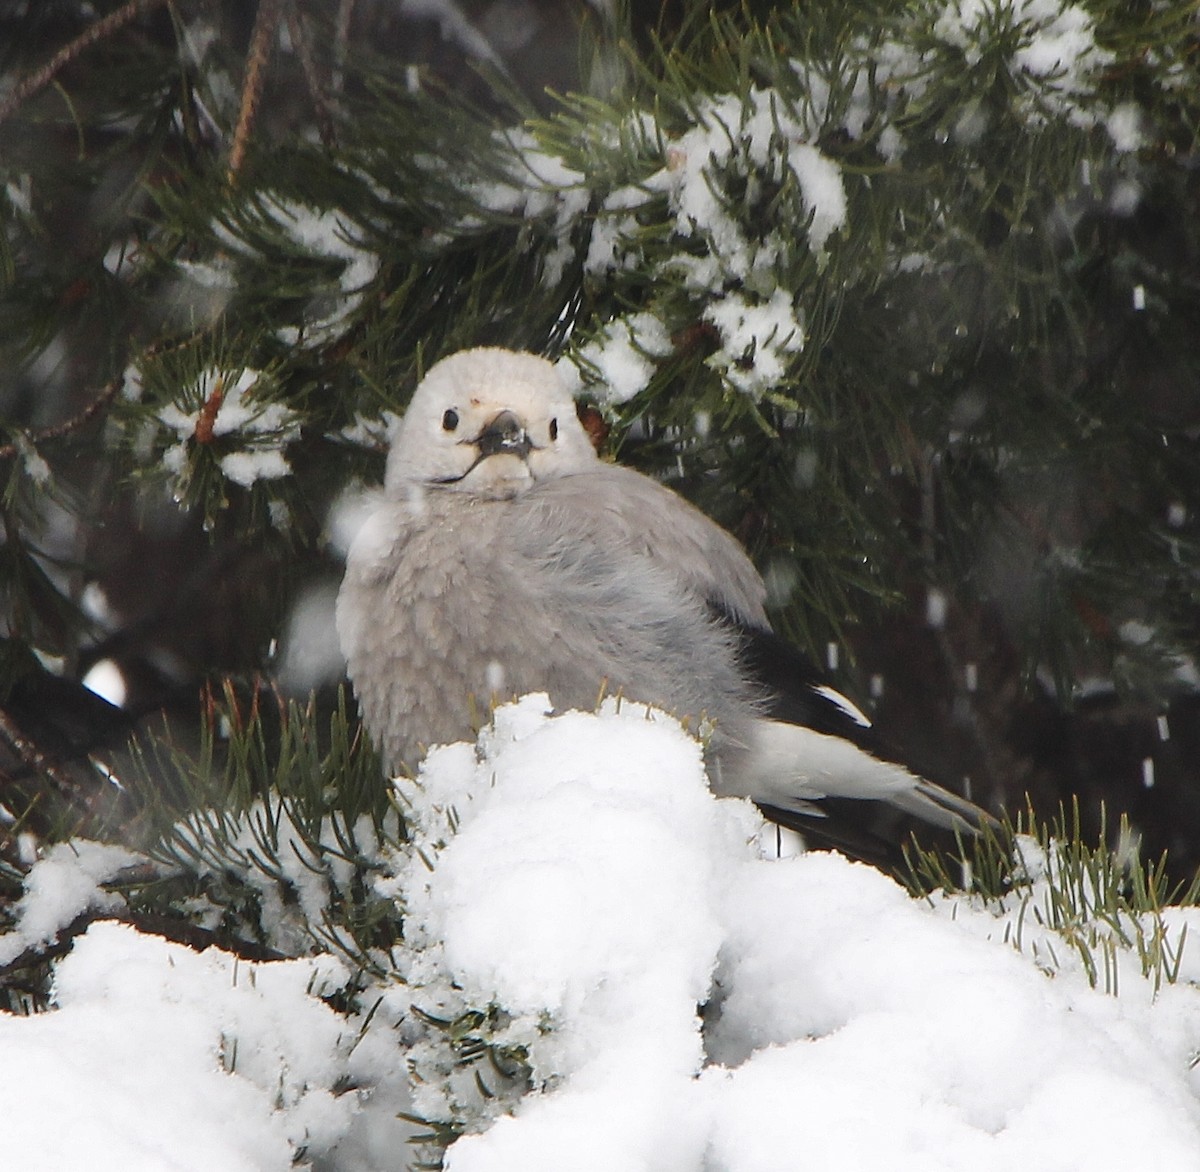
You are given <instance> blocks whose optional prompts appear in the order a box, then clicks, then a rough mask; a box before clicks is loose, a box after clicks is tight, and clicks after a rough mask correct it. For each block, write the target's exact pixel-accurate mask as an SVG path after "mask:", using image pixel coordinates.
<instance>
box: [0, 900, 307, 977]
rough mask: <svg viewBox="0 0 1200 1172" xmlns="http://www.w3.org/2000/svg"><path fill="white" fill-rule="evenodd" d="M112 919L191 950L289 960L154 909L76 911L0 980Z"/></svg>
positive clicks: (3, 968) (53, 955) (3, 970)
mask: <svg viewBox="0 0 1200 1172" xmlns="http://www.w3.org/2000/svg"><path fill="white" fill-rule="evenodd" d="M106 920H107V921H115V922H116V923H118V924H128V925H129V926H130V927H131V928H134V929H136V930H137V931H138V932H141V933H142V934H143V935H146V936H159V937H161V938H162V939H164V940H169V941H171V943H172V944H182V945H183V946H184V947H186V948H190V949H192V951H193V952H204V951H205V950H206V949H209V948H219V949H220V950H221V951H222V952H228V953H229V954H230V955H231V956H236V957H238V959H239V960H246V961H250V962H251V963H253V964H262V963H264V962H266V961H272V960H289V959H291V958H290V957H289V956H288V955H287V954H286V953H283V952H277V951H276V950H275V949H273V948H268V947H267V945H265V944H258V943H256V942H255V941H253V940H235V939H233V938H232V937H229V936H226V935H225V934H223V933H219V932H214V931H212V930H211V929H209V928H201V927H200V926H199V925H198V924H189V923H187V922H185V921H181V920H175V919H172V918H171V917H170V916H165V915H159V914H155V913H154V912H132V911H124V912H112V911H98V910H93V911H86V912H80V914H79V915H77V916H76V917H75V918H74V919H73V920H72V921H71V922H70V923H69V924H68V925H67V926H66V927H65V928H63V929H62V930H61V931H60V932H58V933H57V935H55V937H54V939H53V940H48V941H46V943H44V944H37V945H33V946H31V947H29V948H26V949H25V951H24V952H22V953H21V954H20V955H19V956H15V957H13V959H12V960H10V961H9V962H8V963H7V964H4V965H0V979H3V978H6V977H9V976H11V975H12V974H13V973H18V972H20V971H21V970H22V969H29V968H33V967H34V966H35V965H40V964H46V963H47V962H48V961H52V960H58V959H59V957H62V956H66V955H67V953H68V952H70V951H71V948H72V947H73V946H74V943H75V939H76V937H78V936H82V935H83V934H84V932H86V931H87V930H88V928H90V927H91V926H92V925H93V924H95V923H98V922H101V921H106Z"/></svg>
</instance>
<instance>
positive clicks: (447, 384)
mask: <svg viewBox="0 0 1200 1172" xmlns="http://www.w3.org/2000/svg"><path fill="white" fill-rule="evenodd" d="M597 459H598V457H597V455H596V452H595V449H594V448H593V447H592V443H591V440H590V439H589V438H588V435H587V432H585V431H584V430H583V426H582V424H580V422H579V419H578V417H577V416H576V414H575V403H574V401H573V400H572V399H571V396H570V395H569V394H567V392H566V391H565V390H564V389H563V386H562V383H561V381H560V380H559V377H558V374H557V372H556V371H555V369H554V367H553V366H552V365H551V364H550V363H549V362H547V361H546V360H545V359H543V358H538V357H537V356H536V355H533V354H518V353H515V352H513V351H511V350H500V349H493V348H486V349H479V350H463V351H461V352H459V353H458V354H452V355H451V356H450V357H449V358H444V359H442V361H441V362H438V363H436V364H435V365H434V366H432V367H430V369H429V371H428V373H427V374H426V375H425V377H424V379H422V380H421V384H420V386H418V387H417V389H416V392H415V393H414V394H413V398H412V402H411V403H410V404H409V407H408V410H407V411H406V412H405V415H404V419H403V421H402V422H401V424H400V429H399V431H398V432H397V433H396V438H395V441H394V442H393V444H392V450H391V454H390V455H389V456H388V468H387V480H386V486H387V488H388V490H389V492H390V493H391V494H392V495H397V494H399V493H402V492H403V491H404V490H405V488H406V487H407V486H410V485H414V484H421V485H440V486H442V487H445V488H448V489H452V490H456V491H459V492H468V493H473V494H475V495H476V496H485V497H493V498H494V497H509V496H516V495H517V494H518V493H521V492H523V491H525V489H527V488H528V487H530V485H532V484H534V483H535V482H536V481H538V480H544V479H549V478H551V477H555V476H569V475H571V474H572V473H574V472H580V471H584V470H585V469H587V468H588V467H589V466H590V465H591V464H594V463H595V462H596V460H597Z"/></svg>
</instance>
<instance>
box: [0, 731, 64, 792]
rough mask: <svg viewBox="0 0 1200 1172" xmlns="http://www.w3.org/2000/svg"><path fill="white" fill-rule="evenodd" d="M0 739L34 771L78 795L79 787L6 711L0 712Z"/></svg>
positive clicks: (61, 788) (61, 789) (60, 787)
mask: <svg viewBox="0 0 1200 1172" xmlns="http://www.w3.org/2000/svg"><path fill="white" fill-rule="evenodd" d="M0 740H4V741H6V742H7V743H8V745H9V747H10V748H11V749H12V750H13V752H14V753H16V755H17V756H18V757H19V758H20V759H21V761H22V762H23V763H24V764H25V765H26V766H27V767H28V768H29V769H31V770H32V771H33V772H34V773H40V774H42V775H43V776H44V777H46V778H48V779H49V780H50V781H51V782H52V783H53V784H54V786H55V787H56V788H57V789H59V790H60V791H61V792H62V793H64V794H67V795H69V796H70V797H72V798H76V797H78V790H79V787H78V786H77V785H76V784H75V783H74V782H73V781H72V780H71V778H69V777H68V776H67V775H66V774H64V773H63V772H62V770H60V769H59V768H58V766H57V765H56V764H55V763H54V762H53V761H51V760H50V758H49V757H47V756H46V754H45V753H43V752H42V751H41V749H39V748H38V747H37V745H35V744H34V743H33V741H31V740H30V739H29V738H28V737H27V736H26V735H25V734H24V733H23V732H22V731H21V730H20V729H19V728H18V727H17V725H16V722H15V721H13V720H12V718H11V717H10V716H9V715H8V713H7V712H0Z"/></svg>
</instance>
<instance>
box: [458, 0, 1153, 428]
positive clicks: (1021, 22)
mask: <svg viewBox="0 0 1200 1172" xmlns="http://www.w3.org/2000/svg"><path fill="white" fill-rule="evenodd" d="M848 27H850V26H848ZM1095 32H1096V29H1095V21H1094V19H1093V18H1092V16H1091V15H1090V14H1089V13H1088V12H1087V11H1086V10H1085V9H1084V8H1082V7H1080V6H1079V5H1073V4H1061V3H1059V2H1058V0H1016V2H1012V3H1004V2H998V3H991V2H984V0H970V2H968V0H963V2H961V3H960V2H957V0H955V2H953V3H950V4H945V5H941V6H936V7H928V8H927V7H924V6H919V5H918V6H915V7H911V8H909V9H908V10H906V11H905V12H901V13H893V14H891V15H890V16H888V17H886V18H882V17H881V19H880V21H879V23H878V25H877V27H876V28H874V29H872V30H871V31H870V32H861V33H858V32H854V31H853V29H852V27H851V31H849V32H847V33H846V34H845V35H843V36H842V37H841V38H840V39H839V44H838V46H837V50H836V54H835V55H831V56H828V57H827V56H824V55H823V50H822V48H821V47H819V46H820V43H819V42H817V41H816V40H815V39H814V42H813V50H812V55H811V56H805V57H795V58H790V59H783V60H779V59H776V60H773V61H770V64H769V65H764V66H763V68H764V69H765V70H767V71H768V72H769V74H770V82H771V84H769V85H764V84H750V85H742V86H741V87H740V88H739V89H737V90H736V91H734V92H716V93H705V92H702V91H699V92H697V93H695V94H693V95H691V96H690V98H689V100H688V101H687V102H686V103H682V104H680V105H679V106H678V107H676V108H672V107H670V106H658V107H656V108H655V109H654V110H653V111H650V110H648V109H644V108H641V107H638V106H633V107H631V108H630V109H628V110H626V111H625V112H623V113H622V114H621V115H620V116H619V117H618V118H617V119H616V121H614V122H610V123H607V124H605V123H601V124H600V125H588V126H587V127H586V129H585V128H584V127H582V126H581V127H580V129H581V130H583V133H584V135H585V138H584V141H583V142H582V144H581V143H580V142H579V141H570V140H566V141H562V142H558V141H557V140H554V141H550V142H546V141H540V140H539V139H538V138H535V137H534V136H533V135H531V134H530V133H529V132H528V131H526V130H524V129H522V130H517V131H512V132H507V133H504V134H499V135H497V137H496V141H497V142H498V143H500V144H502V146H503V147H504V148H505V153H506V154H507V160H508V161H507V162H505V161H503V160H501V162H500V163H499V164H494V165H499V166H500V167H501V168H502V169H503V170H504V173H505V178H503V179H499V180H498V179H496V178H495V177H493V176H485V177H479V178H470V179H468V180H467V184H466V188H465V190H467V191H468V192H469V193H470V194H471V196H472V198H473V199H474V200H475V201H476V202H477V203H478V204H479V205H480V206H481V207H483V208H486V209H487V210H488V211H489V212H504V213H507V214H511V215H515V216H519V217H522V218H524V219H526V220H527V221H530V222H535V223H536V222H539V221H540V222H542V223H543V224H544V231H545V233H546V245H545V259H544V261H543V278H544V280H545V281H547V282H548V283H549V284H551V285H556V284H557V283H558V282H560V281H561V280H562V279H563V276H564V272H565V271H566V266H567V264H568V262H569V261H570V259H571V258H572V256H573V255H574V253H575V252H576V251H577V250H578V251H580V252H581V254H582V274H581V275H582V279H583V282H584V286H585V288H588V287H591V288H594V289H596V290H597V291H600V290H606V291H607V290H611V289H613V288H616V289H621V290H623V291H625V292H626V297H625V303H626V307H623V308H621V309H620V310H618V311H617V312H615V313H613V314H612V315H611V316H609V317H608V318H607V319H605V320H601V321H598V322H595V323H591V324H590V325H589V327H588V328H587V329H586V330H585V331H583V336H581V337H580V338H578V339H577V344H576V348H575V351H574V355H573V359H574V362H575V364H576V365H577V366H578V368H579V372H580V373H579V375H578V376H577V377H579V378H580V379H581V380H582V381H583V382H585V383H587V384H588V385H589V387H590V388H591V390H592V392H593V393H594V394H595V395H596V396H598V397H599V398H600V399H601V400H602V401H603V402H605V403H607V404H609V405H611V406H617V405H619V404H621V403H624V402H627V401H628V400H629V399H631V398H633V397H634V396H635V395H637V394H639V393H640V392H642V391H644V390H645V389H646V388H647V387H648V386H649V385H650V383H651V381H652V379H653V377H654V374H655V372H656V369H657V367H658V366H659V365H660V364H661V363H662V361H663V360H664V359H665V358H667V357H669V356H670V355H671V354H672V353H673V352H674V350H675V348H676V346H677V344H678V339H679V337H680V335H681V334H683V333H685V332H686V331H687V330H688V329H691V328H694V327H695V326H696V325H697V323H704V324H705V325H706V326H707V327H709V328H711V330H712V331H713V335H714V336H715V338H716V345H715V346H714V347H713V352H712V353H711V354H710V355H709V357H708V359H707V362H708V365H709V366H710V367H711V368H712V369H713V370H714V371H715V372H717V373H718V374H719V376H720V378H721V380H722V381H723V383H724V385H725V386H726V387H728V388H729V389H730V390H732V391H735V392H738V393H740V394H744V395H746V396H748V397H749V398H750V399H751V400H754V401H757V400H760V399H761V398H762V397H763V396H764V395H768V394H774V395H776V396H783V395H787V394H788V389H789V387H790V385H792V384H793V383H794V382H795V380H796V378H797V372H798V370H799V369H800V365H799V364H800V359H801V356H802V354H803V352H804V351H805V349H806V346H808V345H809V344H810V343H811V342H812V341H813V339H812V338H810V329H809V325H810V320H811V318H812V314H813V312H814V311H815V310H816V309H817V308H818V307H819V306H820V305H821V302H822V300H823V299H824V298H825V297H826V296H828V294H826V293H825V292H824V291H823V290H822V284H823V282H831V283H838V282H840V283H841V284H842V286H843V289H844V287H845V284H846V283H847V282H859V281H864V282H874V281H876V280H877V279H878V277H879V275H880V271H879V269H878V268H877V267H876V268H873V269H871V270H870V271H862V270H859V269H857V268H856V267H855V266H854V264H853V262H852V261H848V260H847V259H842V260H840V261H839V258H838V256H837V253H838V252H839V250H841V251H843V252H845V253H846V254H847V257H852V256H854V255H855V254H856V253H857V252H858V250H859V249H860V248H861V247H862V245H863V242H862V241H851V240H849V239H848V237H847V232H848V219H849V215H850V203H851V201H852V200H853V198H854V197H855V195H856V194H858V195H860V196H863V197H866V198H872V199H874V200H876V201H877V202H879V204H880V207H879V208H878V210H877V212H876V215H877V216H879V217H893V218H894V222H893V223H892V224H890V225H889V224H883V225H881V227H882V230H883V232H884V234H885V235H887V236H890V237H893V238H894V241H895V244H894V247H895V256H894V258H893V263H895V264H896V265H897V266H898V267H899V268H901V269H903V268H906V267H907V268H910V269H911V268H912V267H913V265H914V264H919V265H920V266H922V267H924V266H928V265H930V264H931V263H934V262H933V261H932V260H931V258H930V257H929V256H928V255H925V254H923V253H922V251H921V249H922V248H923V246H924V244H925V241H924V240H923V239H921V238H922V237H923V236H924V234H925V231H926V229H927V228H928V227H929V226H931V225H935V224H936V223H937V222H938V221H940V220H941V219H942V218H943V216H944V207H945V202H946V201H948V200H952V199H954V198H955V193H954V191H953V190H952V189H951V188H950V187H949V186H945V187H942V188H939V187H937V186H930V187H927V188H926V189H925V192H924V194H923V195H921V196H920V197H918V198H917V199H916V200H915V201H912V200H910V201H909V202H908V205H907V206H905V204H904V203H899V204H896V205H895V206H889V199H888V198H887V197H886V196H884V198H883V199H882V200H881V199H880V196H881V195H882V194H883V193H884V192H886V191H887V189H888V183H889V168H890V169H892V170H894V171H895V173H896V174H902V173H903V165H902V161H903V160H904V159H905V157H906V156H907V155H908V154H910V153H915V154H917V155H920V156H922V157H928V156H929V152H930V151H932V152H933V155H935V156H936V155H940V154H944V146H945V144H946V142H947V139H948V137H950V135H951V134H952V135H953V139H954V142H955V144H956V145H958V146H959V147H964V148H967V149H968V150H969V149H971V148H973V147H975V146H977V145H982V141H983V139H984V136H985V134H986V133H987V132H988V131H991V130H994V129H995V128H996V125H997V124H998V123H1003V122H1005V121H1008V122H1011V123H1012V124H1013V126H1014V127H1016V128H1018V129H1017V131H1016V132H1017V133H1021V134H1026V135H1028V136H1030V137H1031V139H1032V138H1036V136H1037V134H1038V133H1039V132H1040V131H1041V130H1042V129H1044V128H1045V126H1046V124H1047V122H1048V121H1049V120H1053V119H1057V120H1060V121H1061V122H1062V123H1063V124H1064V125H1066V126H1067V127H1069V128H1071V129H1072V130H1074V131H1085V130H1087V129H1089V128H1091V127H1093V126H1095V125H1097V124H1098V123H1102V124H1104V125H1106V126H1107V128H1108V129H1109V132H1110V136H1111V141H1112V143H1113V144H1114V145H1115V146H1116V147H1117V148H1118V150H1120V151H1129V150H1132V149H1134V148H1135V147H1136V145H1137V143H1138V142H1140V141H1141V139H1140V134H1139V131H1138V129H1137V128H1138V118H1137V107H1136V106H1135V105H1134V104H1132V103H1130V102H1119V103H1115V104H1111V105H1110V104H1109V103H1108V102H1107V100H1106V99H1105V98H1103V97H1102V96H1101V95H1100V94H1099V91H1098V86H1097V81H1098V78H1099V77H1100V74H1101V71H1102V70H1103V69H1104V68H1105V67H1106V66H1107V65H1108V64H1110V63H1111V61H1112V59H1113V55H1112V53H1111V52H1109V51H1108V50H1105V49H1103V48H1101V47H1100V46H1099V45H1098V44H1097V41H1096V36H1095ZM828 51H829V46H827V45H826V46H824V52H828ZM768 53H769V50H767V49H765V48H764V54H763V55H764V57H767V54H768ZM767 59H768V60H770V58H769V57H768V58H767ZM730 69H736V64H735V63H734V64H731V65H730ZM947 69H949V70H951V71H954V72H955V73H960V74H962V77H963V87H964V93H963V94H962V95H961V104H960V107H959V110H958V113H957V115H956V117H955V119H954V121H953V124H952V127H951V129H950V130H949V131H948V130H947V127H946V124H945V119H944V117H942V116H939V115H936V114H935V115H934V116H930V114H931V107H932V106H933V103H932V102H931V100H930V94H929V89H930V85H931V79H932V77H933V76H934V75H935V73H936V72H937V71H940V70H947ZM998 78H1004V79H1005V81H1004V92H1005V93H1006V94H1007V104H1006V105H1005V106H1004V107H998V106H997V104H996V93H997V87H996V81H997V79H998ZM738 79H739V81H741V80H742V75H741V74H740V73H739V74H738ZM697 80H699V79H697ZM705 80H707V79H705ZM593 115H594V110H593V109H592V108H591V107H587V108H585V110H584V112H583V115H582V116H581V122H582V121H583V119H590V118H591V117H592V116H593ZM831 144H835V145H836V150H834V149H831ZM581 147H582V149H581ZM614 176H616V177H622V178H623V181H614ZM868 193H870V194H868ZM469 221H470V217H468V218H467V220H465V221H464V224H468V223H469ZM461 226H462V225H460V227H461ZM860 230H861V229H860ZM936 235H937V233H936V232H934V233H933V237H934V238H936ZM918 241H920V243H918ZM917 258H920V259H919V261H918V259H917ZM832 262H838V263H834V267H833V270H832V271H830V272H827V271H826V270H827V269H828V268H829V266H830V264H831V263H832ZM630 301H632V302H633V305H632V307H628V305H629V302H630ZM816 341H817V342H818V343H819V342H820V338H818V339H816Z"/></svg>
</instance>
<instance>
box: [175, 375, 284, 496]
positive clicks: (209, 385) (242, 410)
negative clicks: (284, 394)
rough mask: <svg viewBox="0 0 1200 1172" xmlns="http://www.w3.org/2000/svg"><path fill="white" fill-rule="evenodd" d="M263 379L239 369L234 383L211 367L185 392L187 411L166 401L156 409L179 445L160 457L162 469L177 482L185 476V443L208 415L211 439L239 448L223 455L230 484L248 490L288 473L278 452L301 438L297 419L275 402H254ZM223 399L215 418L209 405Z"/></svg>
mask: <svg viewBox="0 0 1200 1172" xmlns="http://www.w3.org/2000/svg"><path fill="white" fill-rule="evenodd" d="M261 378H262V375H261V374H260V373H259V372H258V371H255V370H243V371H240V372H239V373H238V375H237V378H236V379H233V378H232V377H231V376H230V375H229V374H227V373H226V372H223V371H220V370H216V369H210V370H206V371H204V372H203V373H202V374H201V375H200V378H199V379H198V380H197V381H196V382H195V383H194V384H193V385H192V386H190V387H188V388H187V391H186V401H187V404H188V407H187V409H185V408H184V407H181V406H179V404H178V403H168V404H167V405H166V406H164V407H162V408H160V409H159V411H158V421H159V423H160V424H162V426H163V427H165V428H166V429H167V430H168V431H171V432H174V433H175V435H176V436H178V441H177V442H176V443H174V444H172V445H171V446H169V447H168V448H167V450H166V451H165V452H164V453H163V455H162V462H163V466H164V467H165V468H166V469H167V470H168V471H169V472H171V473H172V474H173V475H174V476H175V477H176V479H177V480H183V479H185V478H186V477H187V475H188V470H189V468H190V460H191V454H190V451H189V448H190V441H191V440H192V439H193V438H194V437H195V436H196V428H197V425H198V424H199V422H200V419H201V416H202V415H210V416H211V419H210V422H211V426H212V435H213V437H214V438H216V437H221V436H236V438H237V442H238V444H239V446H238V447H237V448H236V449H235V450H233V451H227V452H225V453H224V454H222V455H221V456H220V457H219V458H218V460H217V463H218V466H219V467H220V469H221V472H222V473H223V474H224V475H225V476H226V477H227V478H228V479H229V480H231V481H233V482H234V483H235V484H239V485H241V486H242V487H243V488H251V487H253V485H254V484H255V483H256V482H257V481H259V480H278V479H280V478H282V477H284V476H287V475H288V474H289V473H290V472H291V465H290V464H288V461H287V457H286V456H285V455H284V454H283V450H282V449H283V448H284V447H286V446H287V445H288V444H290V443H292V442H293V441H295V440H297V439H299V438H300V416H299V415H298V414H297V413H296V412H294V411H291V410H289V409H288V408H287V407H284V406H283V405H282V404H280V403H272V402H269V401H266V400H260V399H256V398H255V396H254V394H253V392H254V391H255V390H256V389H257V388H258V386H259V381H260V379H261ZM218 392H219V394H220V395H221V396H222V397H221V399H220V403H219V406H218V408H217V411H216V414H215V415H211V411H210V403H211V402H212V401H213V400H214V397H215V396H216V395H217V394H218Z"/></svg>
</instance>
